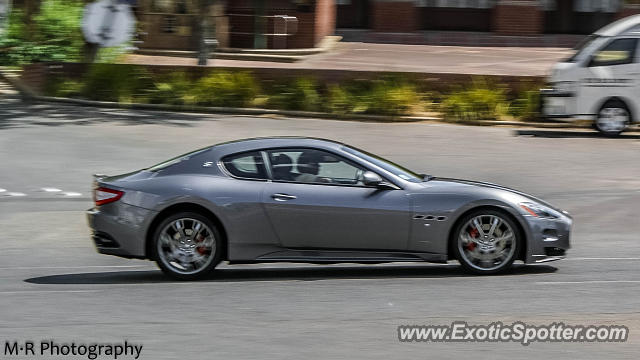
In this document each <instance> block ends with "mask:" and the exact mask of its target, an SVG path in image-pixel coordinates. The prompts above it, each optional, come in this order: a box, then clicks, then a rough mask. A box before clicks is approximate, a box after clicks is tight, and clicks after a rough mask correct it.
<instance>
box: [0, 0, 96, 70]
mask: <svg viewBox="0 0 640 360" xmlns="http://www.w3.org/2000/svg"><path fill="white" fill-rule="evenodd" d="M82 11H83V4H82V2H81V1H76V0H65V1H62V0H43V1H42V4H41V6H40V11H39V12H38V13H37V14H36V15H34V16H33V18H32V26H31V27H30V28H29V29H30V30H31V31H28V29H27V27H26V26H25V25H24V23H23V22H24V20H23V19H24V13H23V12H22V11H20V10H19V9H14V10H13V11H12V13H11V15H10V17H9V27H8V30H7V32H6V35H5V36H3V37H2V38H1V39H0V63H2V64H4V65H19V64H25V63H31V62H37V61H76V60H78V59H79V58H80V56H81V52H82V46H83V44H84V41H83V37H82V32H81V31H80V24H81V19H82Z"/></svg>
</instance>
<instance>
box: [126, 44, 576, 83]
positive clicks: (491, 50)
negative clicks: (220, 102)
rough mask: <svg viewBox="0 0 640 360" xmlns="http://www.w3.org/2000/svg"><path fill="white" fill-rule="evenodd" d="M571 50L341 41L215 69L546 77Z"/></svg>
mask: <svg viewBox="0 0 640 360" xmlns="http://www.w3.org/2000/svg"><path fill="white" fill-rule="evenodd" d="M571 53H572V50H570V49H567V48H536V47H464V46H434V45H398V44H374V43H361V42H341V43H339V44H338V45H337V46H336V47H335V48H334V49H333V50H331V51H330V52H327V53H322V54H317V55H311V56H309V57H307V58H305V59H304V60H301V61H298V62H295V63H278V62H268V61H242V60H222V59H215V60H210V61H209V66H221V67H263V68H291V69H329V70H363V71H399V72H426V73H459V74H478V75H511V76H545V75H547V74H548V73H549V71H550V68H551V66H552V65H553V64H554V63H556V62H557V61H559V60H561V59H563V58H566V57H568V56H569V55H570V54H571ZM125 62H128V63H133V64H154V65H196V62H197V60H196V59H195V58H181V57H169V56H149V55H129V56H128V57H127V59H126V60H125Z"/></svg>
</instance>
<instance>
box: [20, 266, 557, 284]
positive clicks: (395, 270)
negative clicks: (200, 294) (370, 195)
mask: <svg viewBox="0 0 640 360" xmlns="http://www.w3.org/2000/svg"><path fill="white" fill-rule="evenodd" d="M556 271H557V268H555V267H553V266H549V265H515V266H514V267H513V268H512V269H511V270H509V271H507V272H505V273H503V274H501V275H497V276H510V275H525V274H546V273H553V272H556ZM475 276H477V275H470V274H468V273H465V272H464V271H463V270H462V269H461V268H460V266H457V265H416V266H406V265H402V266H383V267H367V266H349V267H344V266H341V267H321V266H319V267H304V268H260V269H257V268H253V269H247V268H238V269H233V268H231V269H230V268H226V269H216V270H215V271H214V272H213V273H211V274H210V275H209V276H207V277H205V278H204V279H202V280H200V281H204V282H238V281H286V280H297V281H315V280H335V279H374V278H380V279H383V278H424V279H428V278H449V277H475ZM24 281H25V282H28V283H31V284H49V285H70V284H71V285H73V284H75V285H80V284H112V285H113V284H148V283H171V282H176V280H173V279H171V278H169V277H168V276H166V275H164V274H162V273H161V272H160V271H159V270H157V271H146V270H145V271H113V272H94V273H78V274H60V275H48V276H40V277H34V278H29V279H25V280H24Z"/></svg>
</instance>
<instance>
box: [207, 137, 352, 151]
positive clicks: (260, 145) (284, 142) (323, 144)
mask: <svg viewBox="0 0 640 360" xmlns="http://www.w3.org/2000/svg"><path fill="white" fill-rule="evenodd" d="M343 146H345V144H343V143H340V142H337V141H333V140H329V139H322V138H314V137H303V136H271V137H256V138H248V139H240V140H233V141H228V142H224V143H220V144H216V145H213V146H212V147H211V150H214V151H216V152H219V154H220V156H224V155H227V154H233V153H237V152H244V151H251V150H259V149H268V148H279V147H317V148H322V149H334V150H338V149H340V148H341V147H343Z"/></svg>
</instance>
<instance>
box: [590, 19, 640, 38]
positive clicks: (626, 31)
mask: <svg viewBox="0 0 640 360" xmlns="http://www.w3.org/2000/svg"><path fill="white" fill-rule="evenodd" d="M639 31H640V14H639V15H632V16H628V17H625V18H622V19H620V20H618V21H614V22H612V23H611V24H609V25H607V26H605V27H603V28H601V29H600V30H598V31H596V32H595V33H594V34H595V35H600V36H618V35H637V34H638V33H639Z"/></svg>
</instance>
